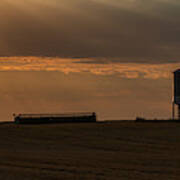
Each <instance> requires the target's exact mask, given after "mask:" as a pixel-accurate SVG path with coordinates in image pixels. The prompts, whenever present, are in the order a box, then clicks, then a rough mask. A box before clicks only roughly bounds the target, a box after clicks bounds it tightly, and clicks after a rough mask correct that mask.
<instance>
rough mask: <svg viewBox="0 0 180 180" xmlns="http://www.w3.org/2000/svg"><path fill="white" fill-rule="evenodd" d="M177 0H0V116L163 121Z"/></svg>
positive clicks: (178, 50) (176, 50)
mask: <svg viewBox="0 0 180 180" xmlns="http://www.w3.org/2000/svg"><path fill="white" fill-rule="evenodd" d="M179 44H180V2H179V1H178V0H151V1H148V0H111V1H110V0H87V1H84V0H68V1H67V0H1V2H0V74H1V76H0V84H1V86H0V99H1V100H0V107H1V108H0V115H1V116H0V119H1V120H2V121H3V120H12V114H13V113H47V112H52V113H53V112H54V113H63V112H74V111H76V112H79V111H80V112H81V111H96V112H97V113H98V117H99V119H109V120H111V119H112V120H113V119H114V120H117V119H135V118H136V117H137V116H142V117H146V118H165V119H167V118H170V117H171V102H172V92H171V91H172V72H173V71H174V70H175V69H177V68H180V61H179V57H180V46H179Z"/></svg>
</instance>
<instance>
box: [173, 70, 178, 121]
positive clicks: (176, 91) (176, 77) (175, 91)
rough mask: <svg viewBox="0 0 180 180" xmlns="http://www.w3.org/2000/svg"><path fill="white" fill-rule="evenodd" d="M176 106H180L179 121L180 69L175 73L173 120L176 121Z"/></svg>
mask: <svg viewBox="0 0 180 180" xmlns="http://www.w3.org/2000/svg"><path fill="white" fill-rule="evenodd" d="M175 105H177V106H178V119H179V120H180V69H178V70H176V71H175V72H174V98H173V109H172V116H173V119H175Z"/></svg>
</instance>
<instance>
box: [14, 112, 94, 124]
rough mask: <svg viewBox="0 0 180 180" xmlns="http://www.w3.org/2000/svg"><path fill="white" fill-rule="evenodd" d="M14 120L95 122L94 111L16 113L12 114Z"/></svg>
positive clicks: (26, 121)
mask: <svg viewBox="0 0 180 180" xmlns="http://www.w3.org/2000/svg"><path fill="white" fill-rule="evenodd" d="M14 122H15V123H16V124H43V123H62V122H63V123H68V122H71V123H72V122H84V123H85V122H96V113H94V112H93V113H67V114H18V115H14Z"/></svg>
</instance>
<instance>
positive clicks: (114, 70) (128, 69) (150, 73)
mask: <svg viewBox="0 0 180 180" xmlns="http://www.w3.org/2000/svg"><path fill="white" fill-rule="evenodd" d="M178 67H180V63H167V64H142V63H117V62H115V63H114V62H113V61H110V60H109V59H104V58H102V59H97V58H94V59H93V58H91V59H87V58H79V59H75V58H73V59H67V58H50V57H49V58H47V57H1V58H0V71H3V72H4V71H58V72H63V73H64V74H70V73H91V74H94V75H104V76H105V75H107V76H108V75H116V76H118V77H119V78H128V79H137V78H145V79H159V78H165V79H169V78H171V76H172V72H173V71H174V70H175V69H177V68H178Z"/></svg>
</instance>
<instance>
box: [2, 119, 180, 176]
mask: <svg viewBox="0 0 180 180" xmlns="http://www.w3.org/2000/svg"><path fill="white" fill-rule="evenodd" d="M0 179H3V180H14V179H15V180H16V179H17V180H20V179H23V180H32V179H33V180H41V179H43V180H44V179H45V180H46V179H47V180H56V179H58V180H61V179H62V180H121V179H122V180H126V179H133V180H136V179H137V180H141V179H142V180H152V179H153V180H156V179H157V180H159V179H163V180H171V179H172V180H175V179H180V123H135V122H114V123H113V122H106V123H87V124H47V125H15V124H12V123H7V124H0Z"/></svg>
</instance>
